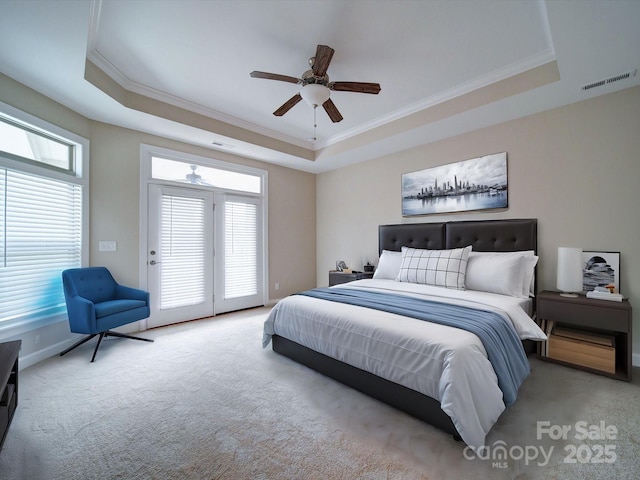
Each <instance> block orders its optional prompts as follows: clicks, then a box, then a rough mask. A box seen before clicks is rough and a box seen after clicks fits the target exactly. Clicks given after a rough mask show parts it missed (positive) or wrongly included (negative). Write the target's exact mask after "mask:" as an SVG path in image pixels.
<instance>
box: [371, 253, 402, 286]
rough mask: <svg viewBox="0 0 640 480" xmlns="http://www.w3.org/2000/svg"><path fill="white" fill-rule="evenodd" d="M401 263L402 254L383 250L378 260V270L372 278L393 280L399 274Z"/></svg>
mask: <svg viewBox="0 0 640 480" xmlns="http://www.w3.org/2000/svg"><path fill="white" fill-rule="evenodd" d="M401 263H402V252H393V251H391V250H383V251H382V254H381V255H380V260H378V268H376V271H375V272H374V273H373V278H377V279H381V280H387V279H388V280H395V279H396V278H398V274H399V273H400V264H401Z"/></svg>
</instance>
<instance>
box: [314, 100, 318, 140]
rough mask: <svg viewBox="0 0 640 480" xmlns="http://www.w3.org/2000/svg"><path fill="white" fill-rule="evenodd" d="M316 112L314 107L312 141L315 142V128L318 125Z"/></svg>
mask: <svg viewBox="0 0 640 480" xmlns="http://www.w3.org/2000/svg"><path fill="white" fill-rule="evenodd" d="M317 110H318V105H314V106H313V141H314V142H315V141H316V140H318V139H317V138H316V128H317V127H318V123H317V121H316V117H317V115H316V111H317Z"/></svg>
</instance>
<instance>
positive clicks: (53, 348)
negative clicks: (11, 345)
mask: <svg viewBox="0 0 640 480" xmlns="http://www.w3.org/2000/svg"><path fill="white" fill-rule="evenodd" d="M77 341H78V339H77V338H71V339H69V340H64V341H62V342H58V343H56V344H54V345H49V346H48V347H46V348H43V349H41V350H37V351H35V352H33V353H30V354H29V355H25V356H21V357H20V360H19V361H18V369H19V370H22V369H24V368H27V367H30V366H31V365H35V364H36V363H38V362H41V361H43V360H46V359H47V358H49V357H53V356H55V355H59V354H60V352H62V351H64V350H65V349H66V348H69V347H70V346H71V345H73V344H74V343H75V342H77Z"/></svg>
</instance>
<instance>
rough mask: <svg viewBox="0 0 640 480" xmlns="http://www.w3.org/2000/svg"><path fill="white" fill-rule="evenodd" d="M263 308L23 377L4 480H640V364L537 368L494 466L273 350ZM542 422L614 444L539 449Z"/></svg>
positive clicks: (546, 444)
mask: <svg viewBox="0 0 640 480" xmlns="http://www.w3.org/2000/svg"><path fill="white" fill-rule="evenodd" d="M267 311H268V310H267V309H257V310H251V311H246V312H238V313H234V314H228V315H223V316H219V317H216V318H214V319H210V320H201V321H198V322H191V323H187V324H181V325H175V326H172V327H165V328H160V329H155V330H152V331H149V332H145V333H144V334H143V335H145V336H149V337H152V338H155V340H156V341H155V343H153V344H149V343H143V342H135V341H131V340H123V339H117V338H111V339H108V340H105V342H104V344H103V346H102V347H101V349H100V351H99V352H98V356H97V359H96V362H95V363H94V364H91V363H89V359H90V357H91V352H92V349H93V342H89V343H88V344H86V345H84V346H83V347H81V348H79V349H76V350H75V351H73V352H71V353H69V354H68V355H67V356H65V357H54V358H51V359H49V360H46V361H44V362H41V363H39V364H37V365H34V366H32V367H30V368H28V369H25V370H23V371H22V372H21V373H20V402H19V406H18V410H17V412H16V416H15V418H14V421H13V424H12V426H11V429H10V431H9V435H8V437H7V440H6V442H5V445H4V448H3V450H2V452H0V479H3V480H19V479H25V480H39V479H43V480H62V479H65V480H68V479H78V480H80V479H82V480H87V479H158V480H164V479H234V480H237V479H484V478H487V479H489V478H490V479H493V478H496V479H507V478H509V479H510V478H521V479H538V478H540V479H542V478H544V479H554V478H557V479H581V480H584V479H590V478H593V479H608V478H611V479H614V478H615V479H627V478H628V479H631V478H638V477H637V472H638V471H640V459H639V448H638V447H639V441H640V440H639V439H640V435H639V434H640V426H639V425H638V423H639V416H638V406H639V403H638V399H639V398H640V395H639V393H640V390H639V388H638V380H639V377H640V372H639V371H638V369H635V371H634V374H635V380H634V382H633V383H632V384H628V383H624V382H619V381H615V380H611V379H608V378H604V377H601V376H597V375H591V374H588V373H585V372H579V371H576V370H573V369H568V368H564V367H560V366H557V365H553V364H549V363H545V362H540V361H538V360H536V359H532V366H533V373H532V375H531V376H530V377H529V378H528V379H527V381H526V382H525V384H524V385H523V387H522V389H521V392H520V398H519V400H518V402H517V403H516V404H515V405H514V406H513V407H512V408H510V409H509V410H508V411H507V412H505V413H504V414H503V416H502V417H501V418H500V420H499V422H498V424H497V425H496V426H495V427H494V429H493V430H492V431H491V433H490V435H489V438H488V444H489V446H490V448H492V449H493V450H490V451H489V452H488V456H489V459H485V460H481V459H477V458H475V459H469V458H468V457H470V456H471V455H470V454H469V452H468V451H467V452H466V454H465V450H464V445H463V444H461V443H456V442H455V441H453V439H452V438H450V437H449V436H448V435H446V434H444V433H442V432H440V431H438V430H436V429H434V428H432V427H430V426H429V425H426V424H424V423H423V422H420V421H418V420H415V419H413V418H411V417H409V416H407V415H405V414H403V413H400V412H398V411H396V410H394V409H392V408H390V407H387V406H385V405H383V404H381V403H379V402H377V401H375V400H372V399H370V398H368V397H366V396H364V395H362V394H360V393H358V392H355V391H354V390H351V389H349V388H347V387H344V386H342V385H340V384H338V383H336V382H334V381H332V380H330V379H327V378H325V377H323V376H321V375H319V374H317V373H315V372H313V371H311V370H308V369H307V368H305V367H302V366H300V365H298V364H296V363H294V362H292V361H290V360H288V359H286V358H284V357H281V356H279V355H277V354H275V353H273V352H272V351H271V350H270V349H266V350H263V349H262V348H261V338H262V323H263V321H264V318H265V316H266V313H267ZM537 421H549V425H550V426H551V427H553V426H563V425H570V426H572V429H574V427H575V424H576V422H579V421H584V422H586V423H585V424H586V425H587V426H589V427H591V426H593V425H596V424H597V425H600V422H601V421H604V422H605V424H606V426H615V427H616V428H617V430H618V434H617V436H616V439H606V440H601V439H600V440H599V439H586V440H578V439H576V438H575V432H574V431H572V432H571V433H570V434H569V435H567V438H566V439H558V440H553V439H550V438H549V437H548V435H543V438H541V439H537V438H536V422H537ZM605 444H607V445H609V447H608V449H607V450H606V455H605V451H604V446H605ZM598 445H602V446H603V452H602V456H600V457H598V455H597V454H598V448H597V447H598ZM499 446H503V447H505V448H506V451H507V455H506V457H504V458H503V457H500V456H499V454H500V449H499ZM611 446H613V447H614V448H613V450H612V449H611ZM551 447H553V450H552V454H551V456H550V460H549V461H548V463H547V464H545V465H544V466H538V465H537V463H540V462H542V461H543V457H542V455H541V453H540V451H541V449H544V451H545V452H548V451H549V449H550V448H551ZM565 448H566V449H567V450H565ZM571 449H574V450H575V452H576V455H575V456H573V457H572V456H571ZM534 450H535V453H536V454H537V455H538V456H537V458H536V459H529V460H527V458H526V457H522V458H518V457H519V456H520V455H521V454H523V455H526V454H527V453H526V452H528V455H529V456H530V457H532V456H533V453H534ZM612 451H613V452H614V454H615V459H614V461H613V462H610V461H611V459H612V455H611V453H612ZM491 457H493V458H491ZM587 457H588V461H587ZM572 458H575V459H576V463H565V460H567V459H568V460H571V459H572ZM600 459H601V460H602V463H593V462H594V460H596V461H599V460H600Z"/></svg>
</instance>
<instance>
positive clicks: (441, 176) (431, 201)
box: [402, 152, 508, 216]
mask: <svg viewBox="0 0 640 480" xmlns="http://www.w3.org/2000/svg"><path fill="white" fill-rule="evenodd" d="M507 187H508V185H507V152H502V153H494V154H492V155H486V156H484V157H479V158H472V159H470V160H464V161H461V162H456V163H450V164H448V165H441V166H438V167H433V168H427V169H426V170H420V171H418V172H411V173H405V174H403V175H402V215H403V216H413V215H428V214H433V213H450V212H466V211H469V210H484V209H493V208H506V207H507V206H508V201H507V200H508V195H507V190H508V188H507Z"/></svg>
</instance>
